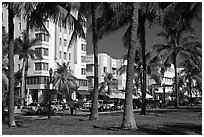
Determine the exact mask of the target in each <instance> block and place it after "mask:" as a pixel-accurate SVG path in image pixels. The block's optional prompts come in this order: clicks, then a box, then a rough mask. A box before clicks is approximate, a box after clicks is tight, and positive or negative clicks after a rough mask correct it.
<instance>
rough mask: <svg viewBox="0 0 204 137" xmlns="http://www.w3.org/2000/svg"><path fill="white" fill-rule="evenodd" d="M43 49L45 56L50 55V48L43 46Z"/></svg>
mask: <svg viewBox="0 0 204 137" xmlns="http://www.w3.org/2000/svg"><path fill="white" fill-rule="evenodd" d="M43 50H44V54H43V55H44V56H49V52H48V48H43Z"/></svg>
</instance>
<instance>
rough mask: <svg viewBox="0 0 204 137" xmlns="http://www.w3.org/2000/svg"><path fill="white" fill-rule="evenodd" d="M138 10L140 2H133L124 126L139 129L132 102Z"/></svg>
mask: <svg viewBox="0 0 204 137" xmlns="http://www.w3.org/2000/svg"><path fill="white" fill-rule="evenodd" d="M138 12H139V3H132V19H131V37H130V45H129V49H128V59H127V81H126V89H125V91H126V92H125V110H124V114H123V122H122V128H132V129H137V126H136V122H135V118H134V113H133V104H132V92H133V75H134V55H135V47H136V45H137V44H138V40H137V31H138V26H139V22H138V15H139V14H138Z"/></svg>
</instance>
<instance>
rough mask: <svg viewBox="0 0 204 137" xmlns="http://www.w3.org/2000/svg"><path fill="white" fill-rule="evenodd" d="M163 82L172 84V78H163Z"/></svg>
mask: <svg viewBox="0 0 204 137" xmlns="http://www.w3.org/2000/svg"><path fill="white" fill-rule="evenodd" d="M163 81H165V82H173V79H172V78H165V77H164V78H163Z"/></svg>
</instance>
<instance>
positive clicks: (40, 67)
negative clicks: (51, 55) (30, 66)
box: [35, 62, 48, 71]
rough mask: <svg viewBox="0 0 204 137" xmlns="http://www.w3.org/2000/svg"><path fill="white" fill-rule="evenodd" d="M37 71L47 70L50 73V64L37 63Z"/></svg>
mask: <svg viewBox="0 0 204 137" xmlns="http://www.w3.org/2000/svg"><path fill="white" fill-rule="evenodd" d="M35 70H46V71H48V63H44V62H38V63H35Z"/></svg>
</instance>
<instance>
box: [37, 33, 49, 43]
mask: <svg viewBox="0 0 204 137" xmlns="http://www.w3.org/2000/svg"><path fill="white" fill-rule="evenodd" d="M35 37H36V39H38V40H40V41H46V42H49V35H48V34H45V33H39V34H35Z"/></svg>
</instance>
